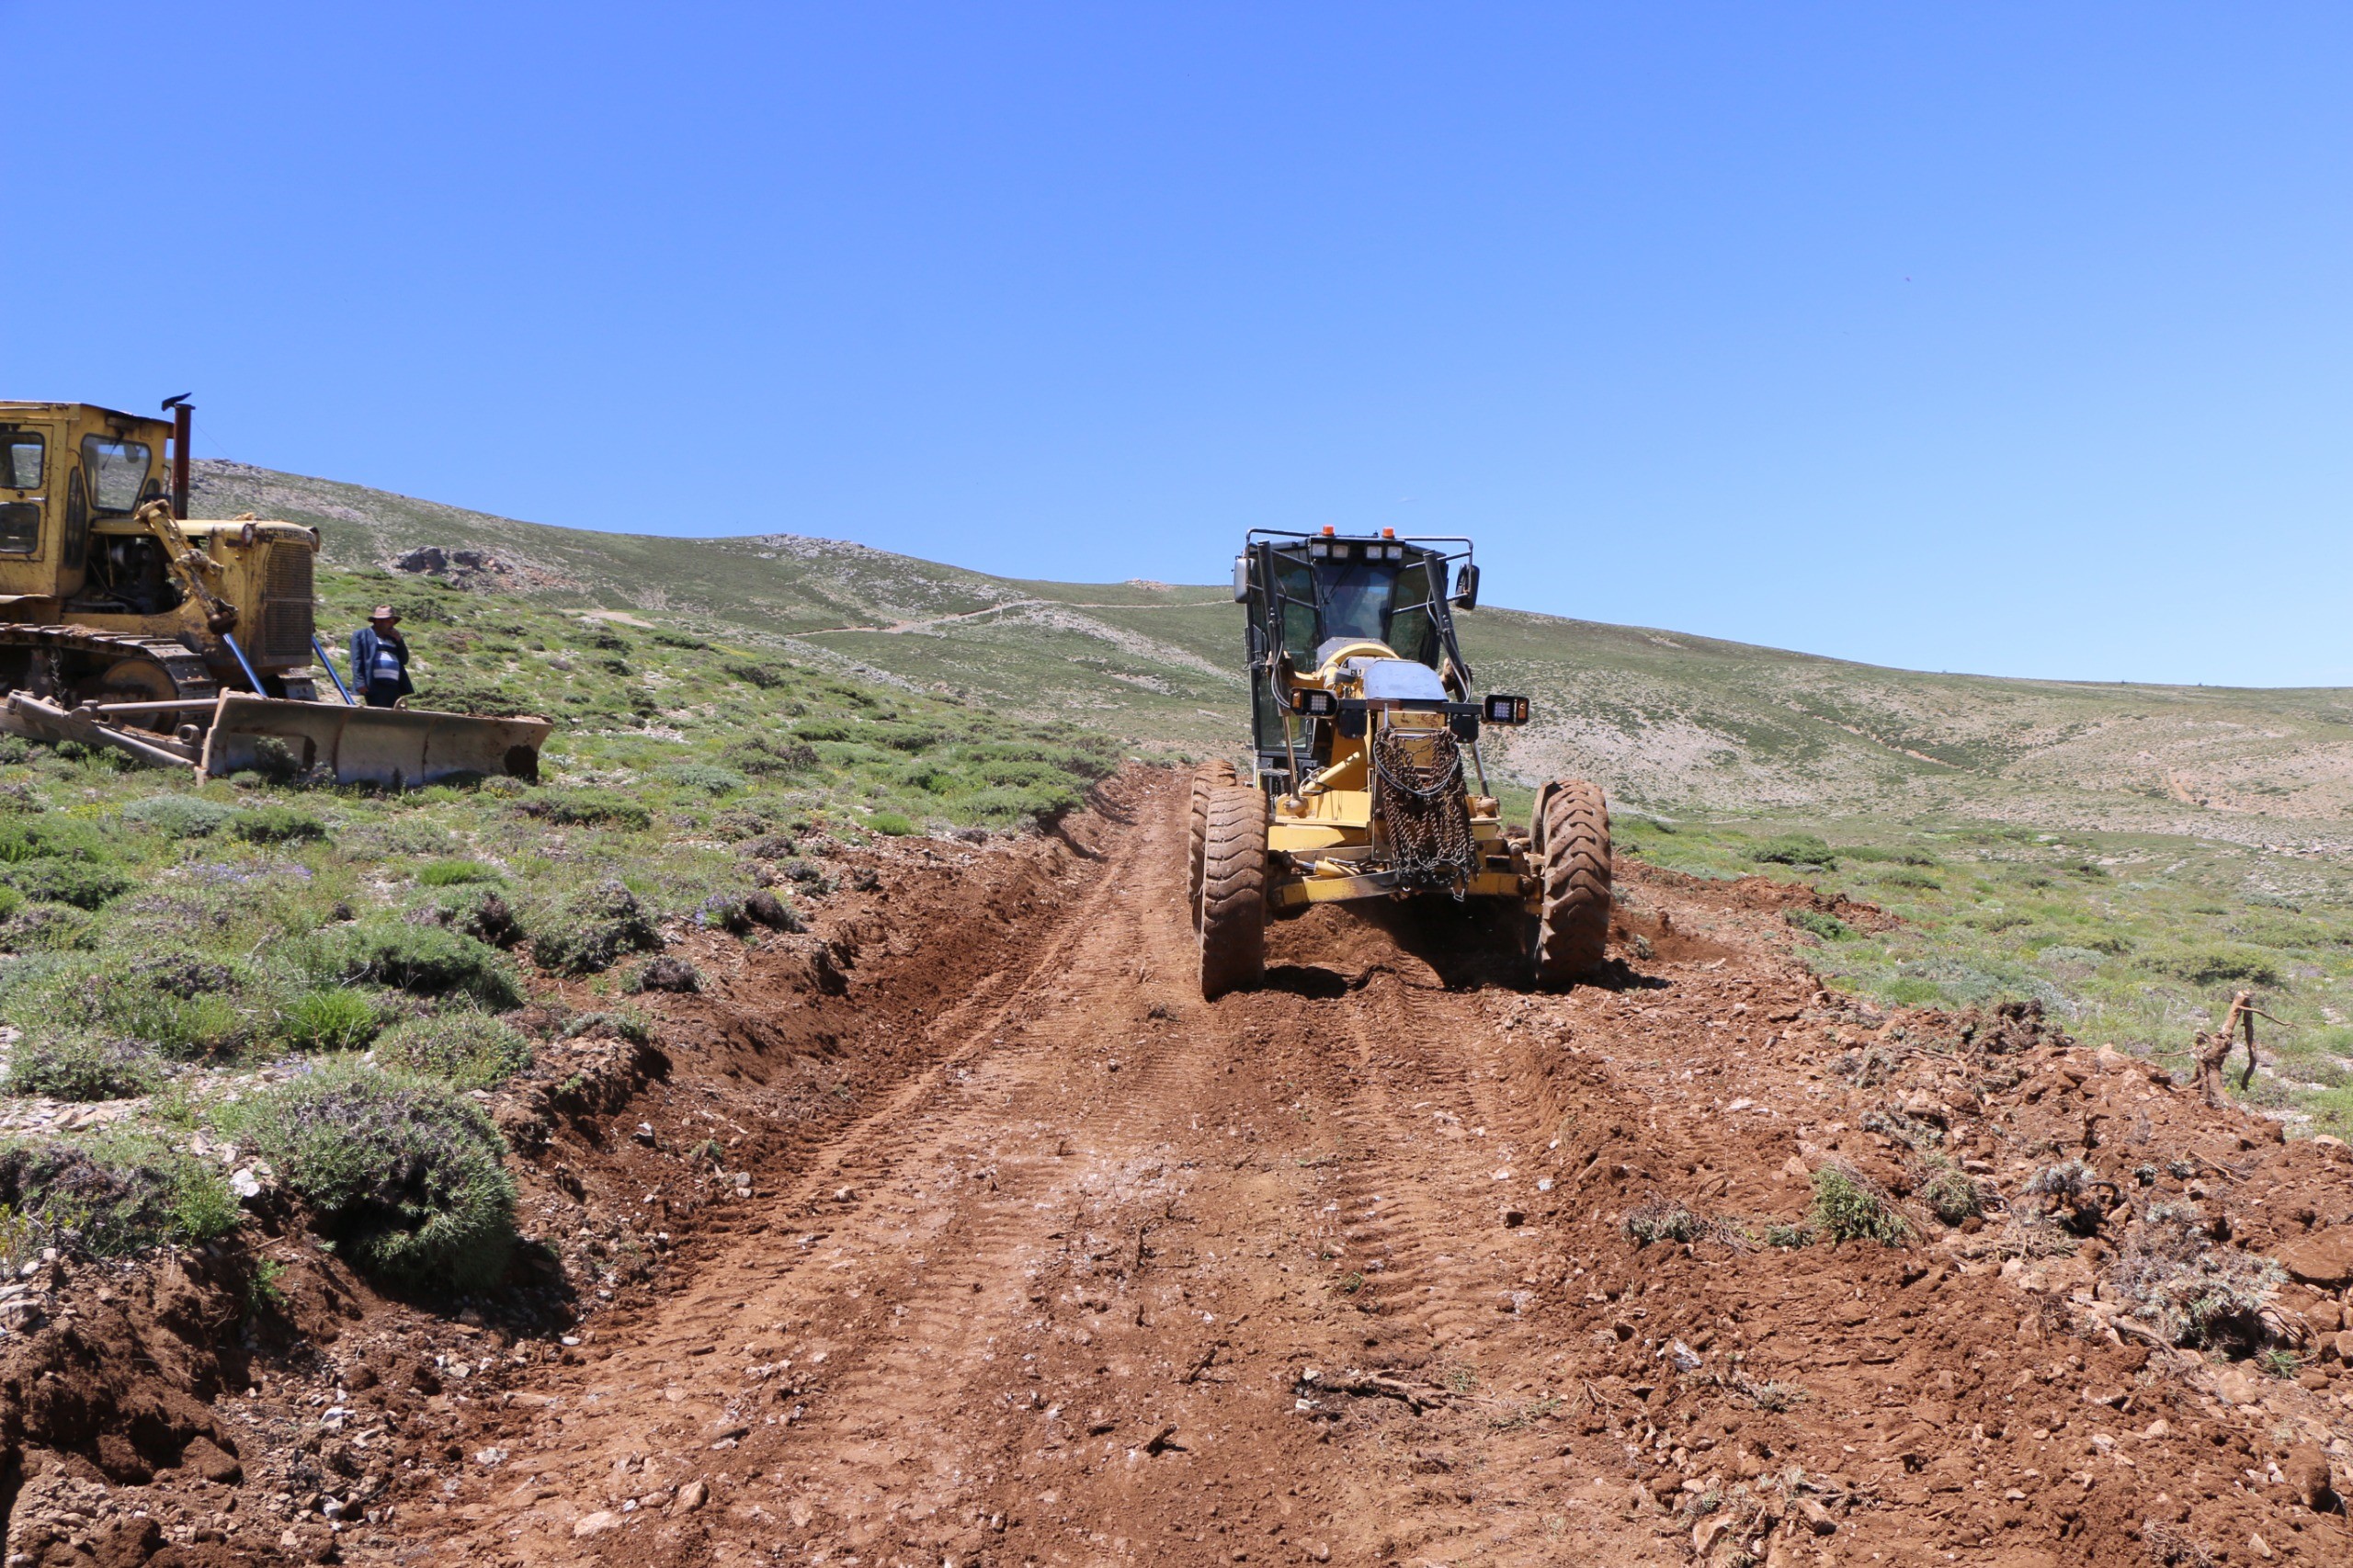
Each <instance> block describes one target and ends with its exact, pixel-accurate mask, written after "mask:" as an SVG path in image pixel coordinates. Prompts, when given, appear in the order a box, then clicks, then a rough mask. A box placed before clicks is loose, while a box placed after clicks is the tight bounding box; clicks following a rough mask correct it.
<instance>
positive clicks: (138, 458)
mask: <svg viewBox="0 0 2353 1568" xmlns="http://www.w3.org/2000/svg"><path fill="white" fill-rule="evenodd" d="M147 458H148V449H147V445H146V443H145V442H143V441H109V440H108V439H107V438H106V437H103V436H85V437H82V466H83V467H84V468H85V469H87V470H88V471H89V472H90V483H91V487H92V488H93V489H94V490H95V491H96V492H97V503H98V511H99V514H100V515H101V516H104V515H106V514H108V513H113V514H116V515H118V516H128V515H129V514H130V513H131V512H133V511H135V510H137V509H138V506H139V494H140V492H141V491H142V490H143V489H144V488H145V487H146V484H147Z"/></svg>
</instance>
